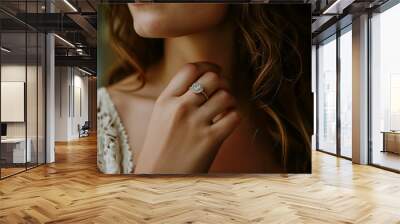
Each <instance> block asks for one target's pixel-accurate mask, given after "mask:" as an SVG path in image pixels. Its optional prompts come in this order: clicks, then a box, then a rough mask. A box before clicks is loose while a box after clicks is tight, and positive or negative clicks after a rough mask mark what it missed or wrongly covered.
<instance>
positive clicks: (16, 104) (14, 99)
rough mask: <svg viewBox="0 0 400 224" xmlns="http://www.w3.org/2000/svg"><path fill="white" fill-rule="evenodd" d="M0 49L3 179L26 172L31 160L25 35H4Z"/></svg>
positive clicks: (17, 33) (19, 33) (2, 35)
mask: <svg viewBox="0 0 400 224" xmlns="http://www.w3.org/2000/svg"><path fill="white" fill-rule="evenodd" d="M1 46H2V49H3V50H1V108H0V109H1V123H2V129H3V131H2V139H1V161H2V163H1V166H2V170H1V173H2V177H5V176H9V175H12V174H15V173H17V172H21V171H23V170H25V165H26V164H25V163H26V161H27V160H28V161H29V160H30V158H31V157H30V155H31V154H30V153H31V151H30V150H29V149H30V148H29V144H28V147H27V141H26V120H25V112H26V111H25V91H26V74H27V73H26V69H27V67H26V33H25V32H15V33H5V32H3V33H2V34H1ZM4 49H6V50H4ZM27 148H28V151H27Z"/></svg>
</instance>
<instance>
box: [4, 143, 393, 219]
mask: <svg viewBox="0 0 400 224" xmlns="http://www.w3.org/2000/svg"><path fill="white" fill-rule="evenodd" d="M56 159H57V160H56V163H54V164H49V165H45V166H41V167H38V168H35V169H32V170H29V171H27V172H25V173H21V174H18V175H16V176H13V177H9V178H7V179H5V180H2V181H0V202H1V203H0V223H119V224H120V223H400V175H399V174H396V173H392V172H388V171H384V170H381V169H378V168H374V167H370V166H362V165H355V164H352V163H351V162H350V161H348V160H344V159H340V158H336V157H333V156H330V155H327V154H323V153H321V152H313V174H311V175H276V174H275V175H228V176H211V177H205V176H189V177H176V176H161V177H160V176H159V177H157V178H155V177H149V176H137V177H134V176H124V175H113V176H108V175H103V174H100V173H98V172H97V169H96V139H95V137H89V138H83V139H81V140H80V141H74V142H70V143H68V144H65V143H62V144H57V146H56Z"/></svg>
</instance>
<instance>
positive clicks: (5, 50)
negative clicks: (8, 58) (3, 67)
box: [0, 47, 11, 53]
mask: <svg viewBox="0 0 400 224" xmlns="http://www.w3.org/2000/svg"><path fill="white" fill-rule="evenodd" d="M0 49H1V51H4V52H6V53H10V52H11V50H9V49H7V48H5V47H1V48H0Z"/></svg>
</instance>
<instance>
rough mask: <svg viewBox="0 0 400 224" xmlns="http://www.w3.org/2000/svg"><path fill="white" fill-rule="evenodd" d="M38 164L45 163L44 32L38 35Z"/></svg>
mask: <svg viewBox="0 0 400 224" xmlns="http://www.w3.org/2000/svg"><path fill="white" fill-rule="evenodd" d="M38 38H39V41H38V61H39V63H38V78H37V81H38V87H37V88H38V140H37V141H38V143H37V147H38V164H43V163H45V156H46V155H45V153H46V151H45V140H46V139H45V111H46V109H45V93H46V92H45V86H46V85H45V81H46V79H45V69H44V68H45V60H46V52H45V44H46V37H45V35H44V34H42V33H39V35H38Z"/></svg>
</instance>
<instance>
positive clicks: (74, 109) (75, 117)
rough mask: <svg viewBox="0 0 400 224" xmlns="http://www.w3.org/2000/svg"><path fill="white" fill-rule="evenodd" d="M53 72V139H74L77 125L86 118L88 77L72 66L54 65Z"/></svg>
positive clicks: (77, 135) (77, 134)
mask: <svg viewBox="0 0 400 224" xmlns="http://www.w3.org/2000/svg"><path fill="white" fill-rule="evenodd" d="M55 73H56V84H55V85H56V91H55V112H56V113H55V124H56V132H55V140H56V141H70V140H74V139H77V138H79V132H78V125H80V126H82V125H83V124H84V123H85V121H87V120H88V105H89V103H88V77H86V76H84V73H82V72H80V71H79V70H78V69H76V68H72V67H56V72H55ZM80 107H81V108H80Z"/></svg>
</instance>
